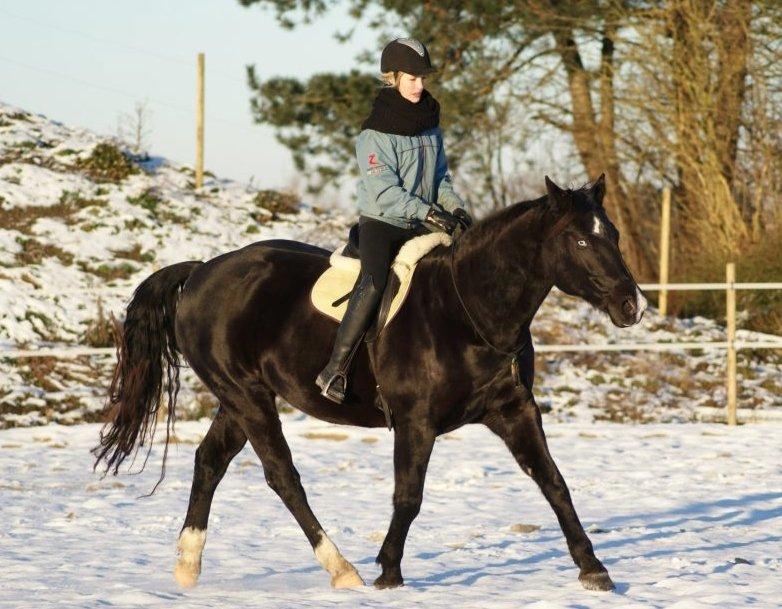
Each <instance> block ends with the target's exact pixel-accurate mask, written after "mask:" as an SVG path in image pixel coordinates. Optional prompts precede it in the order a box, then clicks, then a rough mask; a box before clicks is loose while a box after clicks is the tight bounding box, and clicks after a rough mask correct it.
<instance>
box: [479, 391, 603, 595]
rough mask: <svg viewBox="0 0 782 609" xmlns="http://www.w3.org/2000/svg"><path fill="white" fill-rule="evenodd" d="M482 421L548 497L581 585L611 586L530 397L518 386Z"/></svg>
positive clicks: (587, 587) (590, 588)
mask: <svg viewBox="0 0 782 609" xmlns="http://www.w3.org/2000/svg"><path fill="white" fill-rule="evenodd" d="M484 423H485V424H486V426H487V427H488V428H489V429H491V430H492V431H493V432H494V433H496V434H497V435H498V436H499V437H500V438H502V440H503V441H504V442H505V444H506V445H507V446H508V448H509V449H510V451H511V453H513V456H514V457H515V459H516V461H517V462H518V464H519V465H520V466H521V469H522V470H524V472H525V473H526V474H528V475H529V476H531V477H532V479H533V480H534V481H535V483H536V484H537V485H538V486H539V487H540V490H541V491H542V492H543V495H544V496H545V497H546V499H547V500H548V502H549V504H550V505H551V507H552V509H553V510H554V513H555V514H556V516H557V520H559V525H560V526H561V527H562V532H563V533H564V534H565V539H566V540H567V545H568V549H569V550H570V555H571V556H572V557H573V561H574V562H575V563H576V565H577V566H578V568H579V569H580V573H579V576H578V579H579V580H580V581H581V583H582V585H583V586H584V587H585V588H586V589H588V590H613V589H614V584H613V582H612V581H611V578H610V577H609V575H608V571H606V568H605V567H604V566H603V563H601V562H600V561H599V560H598V559H597V557H596V556H595V552H594V550H593V549H592V542H591V541H589V537H587V534H586V533H585V532H584V527H583V526H581V522H580V521H579V519H578V515H577V514H576V509H575V508H574V507H573V501H572V500H571V498H570V492H569V491H568V488H567V485H566V484H565V480H564V478H563V477H562V474H561V473H560V472H559V469H558V468H557V466H556V464H555V463H554V459H552V458H551V453H549V450H548V446H547V444H546V436H545V434H544V433H543V424H542V422H541V418H540V410H539V409H538V407H537V405H536V404H535V400H534V398H533V397H532V396H531V395H530V394H529V393H527V392H526V391H524V390H521V392H520V394H519V398H518V399H516V400H513V401H512V402H511V403H506V404H503V405H498V407H497V408H495V409H491V410H490V412H489V413H488V414H487V415H486V417H485V419H484Z"/></svg>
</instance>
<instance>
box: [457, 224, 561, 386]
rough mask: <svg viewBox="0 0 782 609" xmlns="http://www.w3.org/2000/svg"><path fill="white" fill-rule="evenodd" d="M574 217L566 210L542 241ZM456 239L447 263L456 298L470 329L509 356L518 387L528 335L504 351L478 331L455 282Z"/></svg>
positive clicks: (551, 237) (513, 376)
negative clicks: (520, 361)
mask: <svg viewBox="0 0 782 609" xmlns="http://www.w3.org/2000/svg"><path fill="white" fill-rule="evenodd" d="M574 217H575V213H574V212H573V211H572V210H571V211H568V212H567V213H566V214H565V215H564V216H562V217H561V218H560V219H559V220H557V222H556V224H554V226H553V227H552V228H551V230H550V231H549V232H548V233H547V234H546V236H545V238H544V239H543V241H544V242H546V241H548V240H549V239H553V238H554V237H556V236H557V235H559V233H561V232H562V231H563V230H565V227H566V226H567V225H568V224H570V221H571V220H572V219H573V218H574ZM457 241H458V239H454V240H453V242H452V243H451V253H450V264H449V270H450V275H451V283H452V284H453V289H454V291H455V292H456V298H458V299H459V304H460V305H461V306H462V309H463V310H464V312H465V314H466V315H467V319H468V320H469V321H470V325H471V326H472V329H473V330H474V331H475V333H476V334H477V335H478V336H479V337H480V339H481V340H482V341H483V342H484V343H485V344H486V346H487V347H489V348H490V349H492V350H493V351H496V352H497V353H500V354H501V355H504V356H505V357H509V358H510V375H511V378H512V379H513V384H514V385H515V386H516V387H520V386H521V384H522V383H521V373H520V371H519V355H520V354H521V352H522V351H523V350H524V348H525V347H526V346H527V342H528V341H527V336H529V335H526V336H525V337H524V340H523V341H522V342H521V344H519V345H518V346H517V347H515V348H514V349H512V350H511V351H505V350H504V349H500V348H499V347H497V346H496V345H495V344H493V343H492V342H491V341H490V340H489V339H488V338H486V336H485V335H484V334H483V332H481V331H480V329H479V328H478V324H476V323H475V319H474V318H473V316H472V315H471V314H470V310H469V309H468V308H467V303H465V302H464V298H462V295H461V292H459V286H458V285H457V284H456V272H455V271H454V255H455V253H456V242H457Z"/></svg>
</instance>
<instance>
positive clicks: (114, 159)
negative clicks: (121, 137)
mask: <svg viewBox="0 0 782 609" xmlns="http://www.w3.org/2000/svg"><path fill="white" fill-rule="evenodd" d="M77 165H78V167H79V168H80V169H84V170H85V171H86V172H87V175H89V176H90V178H92V179H93V180H94V181H96V182H121V181H122V180H124V179H125V178H127V177H128V176H129V175H132V174H134V173H138V167H136V166H135V165H134V164H133V163H132V161H131V160H130V158H129V157H128V156H127V155H126V154H125V153H124V152H122V150H120V149H119V148H118V147H117V146H116V145H114V144H111V143H108V142H104V143H102V144H98V145H97V146H95V148H94V150H93V151H92V154H91V155H90V156H89V157H88V158H87V159H85V160H83V161H79V163H78V164H77Z"/></svg>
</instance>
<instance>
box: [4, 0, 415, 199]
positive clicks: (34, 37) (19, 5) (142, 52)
mask: <svg viewBox="0 0 782 609" xmlns="http://www.w3.org/2000/svg"><path fill="white" fill-rule="evenodd" d="M352 24H353V21H352V19H350V18H349V17H347V16H346V15H345V14H344V13H343V12H342V11H334V12H332V13H331V14H329V15H328V16H327V17H325V18H323V19H321V20H318V21H317V22H316V23H315V24H314V25H310V26H306V27H305V26H300V27H298V28H296V29H294V30H292V31H288V30H284V29H282V28H281V27H279V26H278V25H277V22H276V20H275V19H274V16H273V14H272V13H271V11H268V10H264V9H260V8H258V7H257V6H255V7H252V8H244V7H242V6H240V5H239V3H238V2H237V1H236V0H165V1H162V0H155V1H154V2H153V1H151V0H135V1H134V2H132V3H131V2H118V1H116V0H113V1H107V0H68V1H67V2H65V1H59V0H48V1H43V0H3V1H2V3H1V4H0V83H2V87H1V88H0V99H2V101H4V102H6V103H10V104H13V105H16V106H20V107H22V108H24V109H26V110H29V111H33V112H38V113H41V114H44V115H46V116H48V117H50V118H52V119H55V120H59V121H61V122H63V123H65V124H68V125H72V126H80V127H86V128H88V129H91V130H94V131H97V132H99V133H106V134H115V133H116V131H117V119H118V116H119V115H120V114H121V113H127V112H130V111H132V109H133V106H134V104H135V103H136V102H137V101H144V100H147V102H148V107H149V109H150V110H151V112H152V119H151V127H152V133H151V136H150V137H149V149H150V151H151V152H152V153H153V154H157V155H161V156H165V157H168V158H171V159H174V160H176V161H179V162H183V163H187V164H193V162H194V161H193V159H194V157H195V152H194V141H195V117H194V106H195V65H196V55H197V53H198V52H199V51H203V52H204V53H205V54H206V128H205V139H206V146H205V148H206V151H205V157H206V158H205V165H206V168H207V169H209V170H212V171H214V172H215V173H216V174H217V175H218V176H221V177H230V178H234V179H239V180H245V181H246V180H248V179H249V178H250V176H254V179H255V182H254V183H255V184H256V185H261V186H263V187H272V188H278V187H283V186H285V185H286V184H287V183H289V182H290V180H291V179H295V178H296V176H295V175H294V174H295V171H294V168H293V165H292V163H291V161H290V155H289V153H288V151H287V149H285V148H284V147H282V146H280V145H279V144H278V143H277V142H276V141H275V140H274V137H273V133H272V130H271V129H270V128H268V127H266V126H262V125H256V124H253V122H252V121H251V117H250V109H249V99H250V95H249V90H248V87H247V84H246V79H245V66H246V65H247V64H253V63H254V64H255V65H256V69H257V71H258V73H259V74H260V76H261V77H262V78H267V77H269V76H271V75H290V76H296V77H305V76H308V75H310V74H313V73H316V72H323V71H342V70H347V69H350V68H351V67H356V66H357V61H356V56H357V55H358V53H359V52H360V51H361V50H363V49H371V48H374V46H375V44H376V38H375V34H374V33H373V32H370V31H368V30H367V29H366V28H363V29H361V28H359V29H358V31H357V34H356V36H355V37H354V40H352V41H351V42H349V43H346V44H340V43H338V42H337V41H336V40H334V38H333V33H334V32H335V31H337V30H345V29H347V28H348V27H349V26H351V25H352ZM402 34H404V32H400V35H402Z"/></svg>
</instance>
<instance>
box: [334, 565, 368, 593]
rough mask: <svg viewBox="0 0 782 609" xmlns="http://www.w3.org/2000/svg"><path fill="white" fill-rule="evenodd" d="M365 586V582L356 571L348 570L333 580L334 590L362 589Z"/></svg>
mask: <svg viewBox="0 0 782 609" xmlns="http://www.w3.org/2000/svg"><path fill="white" fill-rule="evenodd" d="M363 585H364V580H363V579H361V576H360V575H359V574H358V571H356V570H355V569H352V568H351V569H346V570H345V571H342V573H337V574H336V575H335V576H334V577H332V578H331V587H332V588H338V589H339V588H360V587H361V586H363Z"/></svg>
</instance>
